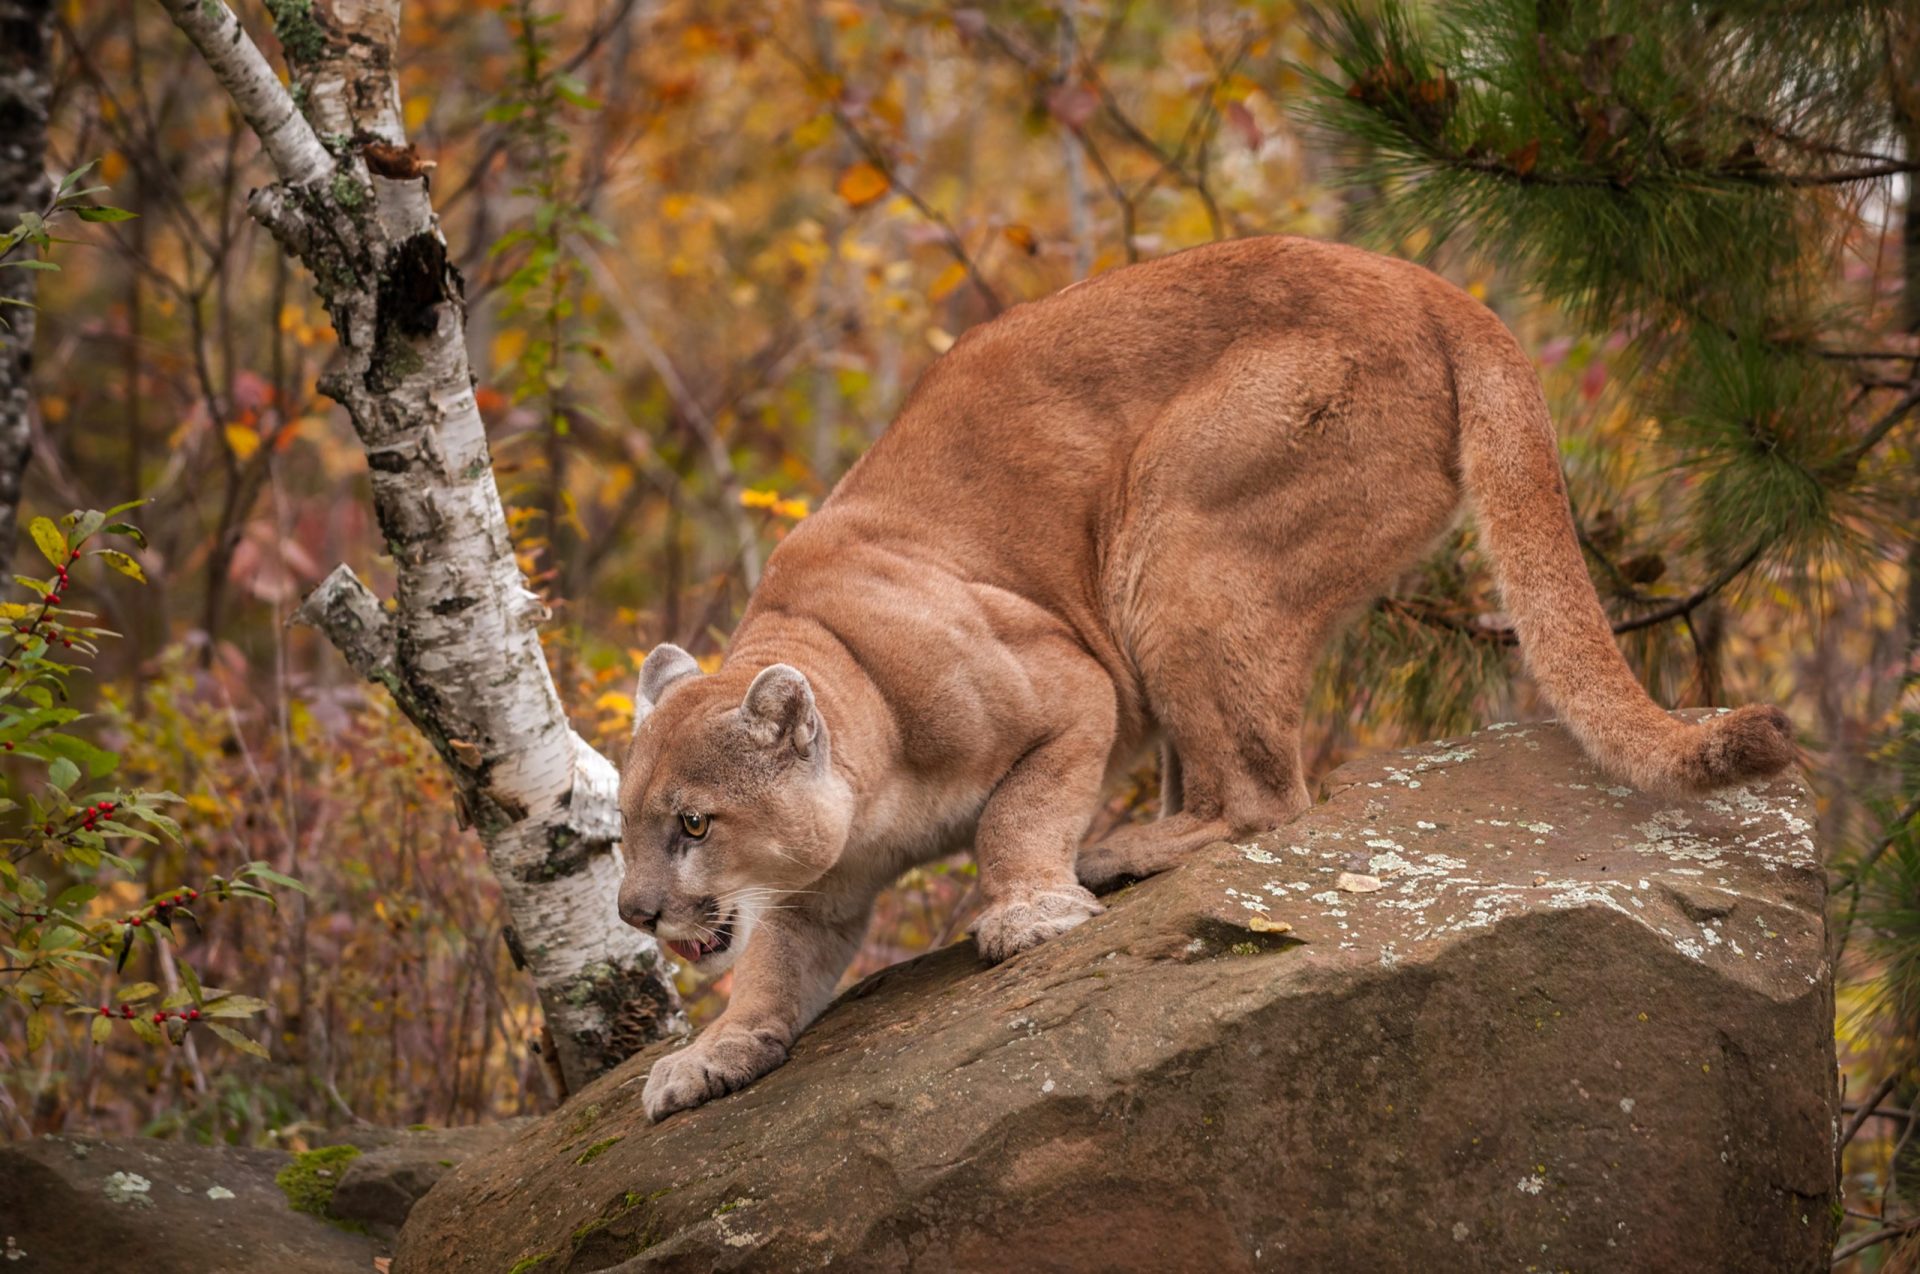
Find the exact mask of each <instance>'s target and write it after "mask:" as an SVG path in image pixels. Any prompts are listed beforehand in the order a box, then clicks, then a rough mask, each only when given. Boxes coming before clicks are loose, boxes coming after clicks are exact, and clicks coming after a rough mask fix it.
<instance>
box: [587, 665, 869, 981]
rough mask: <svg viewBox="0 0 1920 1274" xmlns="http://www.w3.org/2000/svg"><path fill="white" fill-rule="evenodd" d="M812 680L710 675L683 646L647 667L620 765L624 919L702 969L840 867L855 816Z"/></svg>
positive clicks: (718, 966)
mask: <svg viewBox="0 0 1920 1274" xmlns="http://www.w3.org/2000/svg"><path fill="white" fill-rule="evenodd" d="M830 746H831V745H830V742H829V740H828V738H827V727H826V722H824V721H823V720H821V717H820V713H819V710H818V709H817V708H816V707H815V706H814V701H813V687H812V686H811V685H809V684H808V682H807V678H806V675H805V674H804V673H802V672H801V671H800V670H799V669H797V668H792V667H789V666H787V665H786V664H774V665H772V666H771V667H768V668H763V669H760V670H759V671H758V672H757V673H753V674H752V678H751V681H749V680H748V672H747V671H746V670H740V671H736V670H735V669H733V668H723V669H722V670H720V671H719V672H717V673H714V674H713V675H712V676H706V675H703V674H702V673H701V671H700V666H699V665H698V664H696V663H695V662H694V660H693V656H691V655H689V654H688V653H687V652H686V651H684V650H682V649H680V648H679V647H678V646H672V645H662V646H658V647H655V648H654V651H653V653H652V654H650V655H648V656H647V658H646V662H645V663H644V664H642V665H641V668H640V686H639V690H638V691H637V692H636V693H635V695H634V726H633V739H632V741H631V742H630V743H629V744H628V746H627V760H626V764H625V765H624V766H622V767H621V771H620V817H621V822H622V825H623V826H622V831H621V837H620V852H621V857H622V858H623V859H624V861H625V863H626V876H625V878H624V879H623V880H622V882H621V885H620V917H621V919H623V920H625V921H626V922H627V923H628V924H630V925H634V926H635V927H637V928H640V929H644V930H648V931H650V932H653V933H655V934H657V935H658V936H659V937H660V939H661V940H662V941H663V942H664V943H665V944H666V945H667V947H668V948H669V949H670V950H672V951H673V953H674V954H675V955H677V956H679V957H680V958H681V959H682V960H684V961H686V962H688V963H689V964H692V965H693V966H694V967H696V968H698V969H700V970H701V971H702V972H716V973H717V972H719V971H720V970H722V969H724V968H726V967H727V966H728V965H730V964H732V963H733V960H734V957H735V956H736V955H738V953H739V951H740V949H741V948H742V947H744V946H745V945H746V942H747V938H748V937H749V936H750V935H751V934H752V932H753V928H754V925H755V924H756V923H758V922H759V920H760V919H761V917H763V916H764V915H765V914H766V913H767V911H768V910H769V909H770V908H773V907H777V906H780V905H781V900H782V898H784V897H786V896H787V895H789V894H791V893H793V892H796V891H800V890H804V889H806V888H807V887H808V886H810V885H812V884H813V883H814V882H815V881H816V880H818V879H819V878H820V877H821V876H822V875H823V874H825V873H826V871H827V870H828V869H829V868H830V867H832V866H833V865H834V863H835V862H837V861H839V858H840V852H841V850H842V849H843V848H844V847H845V845H846V839H847V829H848V827H849V825H850V824H851V823H852V820H853V802H852V796H851V793H850V792H849V791H848V789H847V785H846V783H845V782H844V781H843V780H842V779H841V778H840V777H839V776H837V775H836V774H835V773H834V769H833V765H832V761H831V755H830V751H829V749H830Z"/></svg>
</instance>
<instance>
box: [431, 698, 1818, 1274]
mask: <svg viewBox="0 0 1920 1274" xmlns="http://www.w3.org/2000/svg"><path fill="white" fill-rule="evenodd" d="M1328 787H1329V791H1330V793H1331V794H1330V796H1329V799H1328V800H1327V801H1326V802H1325V803H1324V804H1322V805H1320V806H1318V807H1316V808H1315V809H1313V810H1312V811H1310V812H1309V813H1307V814H1306V815H1304V816H1302V817H1301V818H1300V819H1298V820H1297V821H1295V822H1294V823H1292V824H1291V825H1289V826H1287V827H1285V828H1282V829H1279V830H1278V831H1276V832H1274V833H1272V834H1270V835H1268V836H1265V837H1262V838H1260V839H1259V840H1258V841H1257V842H1254V843H1249V844H1240V845H1231V844H1225V843H1222V844H1218V845H1214V846H1212V847H1210V848H1208V849H1205V850H1203V851H1201V852H1200V853H1199V854H1198V855H1196V857H1195V859H1194V860H1193V861H1192V862H1190V863H1189V864H1187V865H1186V866H1184V867H1182V868H1181V869H1180V870H1178V871H1176V872H1172V873H1169V874H1168V875H1166V876H1163V877H1159V878H1157V879H1154V880H1151V881H1147V882H1145V883H1143V884H1141V885H1138V886H1135V887H1134V888H1132V889H1129V890H1127V891H1125V892H1124V893H1122V894H1120V895H1118V896H1116V897H1115V898H1113V899H1111V900H1110V903H1111V905H1110V907H1109V910H1108V912H1107V914H1106V915H1104V916H1101V917H1099V918H1098V919H1096V920H1094V921H1092V922H1090V923H1088V924H1086V925H1084V926H1082V927H1081V928H1079V929H1077V930H1075V931H1073V932H1072V933H1070V934H1067V935H1065V936H1064V937H1061V938H1058V939H1056V940H1054V941H1052V942H1050V943H1048V944H1046V945H1044V946H1042V947H1040V948H1037V949H1035V950H1033V951H1030V952H1027V953H1026V954H1024V955H1022V956H1019V957H1017V958H1016V959H1014V960H1012V961H1009V962H1008V963H1006V964H1004V965H1001V966H999V967H994V968H989V967H985V966H983V965H982V964H981V963H980V962H979V961H978V960H977V958H976V957H975V955H974V952H973V949H972V947H971V944H960V945H956V946H953V947H950V948H948V949H946V950H943V951H940V952H937V953H934V954H932V955H930V956H927V957H924V958H922V959H919V960H916V961H913V962H911V963H908V964H905V965H901V966H898V967H896V968H893V969H890V970H887V971H886V972H884V973H881V974H879V975H877V976H876V977H874V978H871V979H869V980H868V981H866V982H865V983H863V984H862V985H860V986H858V987H856V988H855V989H853V990H852V991H850V992H849V993H848V994H847V995H845V996H844V997H843V998H842V999H841V1000H840V1001H839V1003H837V1004H836V1005H835V1006H834V1007H833V1008H832V1009H831V1010H829V1012H828V1013H827V1014H826V1015H825V1017H824V1018H822V1020H821V1021H820V1022H819V1023H818V1024H817V1025H815V1026H814V1028H813V1029H812V1030H810V1031H808V1032H807V1033H806V1035H805V1036H804V1037H803V1038H802V1039H801V1040H800V1042H799V1043H798V1045H797V1046H796V1048H795V1050H794V1055H793V1058H792V1060H791V1061H789V1062H788V1064H787V1065H786V1066H785V1067H783V1068H781V1069H780V1070H778V1071H776V1072H774V1073H773V1074H772V1075H769V1076H768V1077H766V1078H765V1079H762V1080H761V1081H760V1082H759V1083H757V1084H755V1085H754V1086H752V1087H751V1088H749V1089H747V1090H745V1091H744V1092H741V1093H738V1094H735V1095H733V1096H731V1097H729V1098H727V1099H725V1100H722V1101H719V1102H716V1103H713V1104H711V1105H709V1106H706V1107H703V1108H701V1109H698V1110H694V1111H691V1112H687V1113H684V1114H680V1115H676V1116H674V1117H673V1118H671V1119H669V1120H668V1121H666V1122H664V1123H662V1124H659V1125H649V1124H648V1123H647V1120H646V1117H645V1115H644V1113H643V1112H642V1109H641V1104H640V1091H641V1084H642V1081H643V1079H644V1077H645V1074H646V1071H647V1068H648V1066H649V1065H650V1064H651V1062H652V1060H653V1058H655V1057H657V1056H659V1051H660V1050H658V1049H655V1050H650V1051H649V1052H648V1053H644V1054H641V1055H640V1056H638V1057H636V1058H634V1059H633V1060H632V1061H630V1062H629V1063H627V1064H626V1065H624V1066H622V1067H620V1068H619V1069H617V1070H616V1071H614V1072H612V1073H610V1074H609V1075H607V1076H605V1077H603V1078H602V1079H601V1080H599V1081H597V1082H596V1083H594V1084H593V1085H592V1086H590V1087H589V1088H587V1089H586V1090H584V1091H583V1092H581V1093H579V1094H578V1095H577V1096H575V1097H574V1098H573V1099H572V1100H571V1101H570V1102H569V1103H568V1104H567V1105H566V1106H565V1107H563V1108H562V1109H561V1110H560V1111H559V1112H558V1113H556V1114H555V1115H553V1116H551V1117H550V1118H548V1119H546V1120H544V1121H542V1122H541V1123H539V1124H537V1125H536V1126H534V1127H533V1128H532V1129H530V1130H528V1131H527V1132H525V1133H524V1134H522V1135H521V1136H519V1137H518V1138H517V1139H516V1140H515V1141H514V1143H513V1144H512V1145H510V1146H509V1147H507V1148H506V1149H504V1150H502V1151H500V1152H499V1153H497V1154H495V1155H492V1156H488V1157H483V1158H476V1159H473V1160H470V1161H468V1162H467V1163H466V1164H464V1165H462V1166H461V1167H460V1168H459V1169H457V1170H456V1171H454V1172H453V1173H451V1174H449V1175H448V1176H447V1177H446V1178H444V1179H443V1180H442V1181H441V1182H440V1184H439V1185H438V1186H436V1187H435V1188H434V1190H433V1191H432V1192H431V1193H429V1194H428V1196H427V1197H426V1199H424V1200H423V1201H422V1202H421V1203H420V1205H419V1206H418V1207H417V1208H416V1209H415V1210H414V1213H413V1215H412V1217H411V1218H410V1219H409V1221H408V1223H407V1225H406V1226H405V1228H404V1229H403V1230H402V1231H401V1234H400V1239H399V1247H398V1251H397V1253H396V1258H395V1262H394V1269H395V1271H396V1272H398V1274H425V1272H437V1271H485V1272H486V1274H502V1272H505V1271H518V1272H519V1274H526V1272H527V1271H529V1270H537V1271H538V1272H539V1274H559V1272H560V1271H567V1272H568V1274H577V1272H580V1271H588V1270H604V1269H621V1270H654V1269H660V1270H690V1271H691V1270H710V1269H769V1270H788V1269H808V1268H819V1267H822V1266H825V1265H828V1264H831V1265H832V1266H833V1267H834V1268H835V1269H888V1270H892V1269H919V1270H988V1269H993V1270H999V1269H1006V1268H1012V1267H1018V1268H1021V1269H1028V1270H1081V1269H1103V1270H1111V1269H1128V1270H1165V1269H1194V1268H1206V1269H1218V1270H1251V1269H1292V1270H1340V1269H1417V1268H1420V1267H1422V1266H1423V1265H1424V1266H1426V1267H1427V1268H1434V1269H1446V1270H1456V1269H1458V1270H1471V1269H1501V1270H1527V1269H1543V1270H1544V1269H1553V1270H1558V1269H1563V1268H1565V1269H1619V1270H1633V1269H1674V1270H1739V1271H1765V1270H1782V1269H1794V1270H1804V1269H1824V1268H1825V1267H1826V1262H1827V1253H1828V1252H1829V1250H1830V1247H1831V1236H1832V1211H1833V1210H1834V1208H1835V1203H1836V1200H1835V1196H1834V1194H1833V1171H1832V1157H1833V1142H1834V1137H1835V1115H1836V1105H1835V1100H1836V1099H1835V1089H1834V1065H1833V1049H1832V1023H1833V1002H1832V985H1831V979H1830V975H1829V970H1828V965H1827V959H1826V951H1825V924H1824V917H1823V903H1824V881H1823V876H1822V873H1821V870H1820V866H1819V862H1818V855H1817V854H1816V852H1815V848H1814V845H1813V843H1812V841H1811V840H1810V839H1809V833H1810V827H1809V823H1810V821H1811V815H1812V811H1811V807H1810V804H1809V802H1808V799H1807V796H1806V794H1805V792H1804V790H1803V789H1802V788H1801V786H1800V785H1799V784H1798V783H1797V782H1794V781H1790V780H1781V781H1777V782H1775V783H1772V784H1770V785H1765V786H1758V787H1754V788H1750V789H1740V790H1733V791H1729V792H1726V793H1723V794H1721V795H1719V796H1717V797H1713V798H1709V799H1707V800H1704V801H1692V802H1675V801H1669V800H1665V799H1661V798H1656V797H1652V796H1648V795H1644V794H1639V793H1635V792H1632V791H1630V790H1628V789H1626V788H1622V787H1618V786H1616V785H1614V784H1613V783H1611V782H1610V781H1609V780H1607V779H1606V778H1604V777H1603V776H1601V775H1600V774H1599V773H1598V772H1596V771H1595V770H1594V769H1593V768H1592V767H1591V766H1589V765H1588V764H1587V763H1586V762H1585V760H1584V759H1582V758H1581V757H1580V756H1579V754H1578V753H1577V751H1576V750H1575V749H1574V747H1573V746H1572V744H1571V743H1570V742H1569V741H1568V739H1567V738H1566V737H1565V736H1564V735H1563V734H1561V733H1560V731H1558V730H1557V729H1556V728H1554V727H1551V726H1509V727H1504V728H1502V727H1495V728H1493V729H1490V730H1486V731H1482V732H1480V733H1478V734H1475V735H1473V736H1471V737H1469V738H1465V739H1460V740H1456V741H1452V742H1443V743H1439V744H1434V745H1431V746H1428V747H1425V748H1419V749H1415V750H1412V751H1408V752H1403V753H1399V754H1396V755H1389V756H1383V757H1378V758H1374V759H1371V760H1367V761H1363V762H1358V763H1355V764H1353V765H1349V766H1347V767H1345V768H1343V769H1342V770H1340V771H1339V772H1337V773H1336V774H1335V775H1334V776H1332V778H1331V779H1330V780H1329V784H1328ZM1373 882H1378V887H1377V888H1375V887H1374V884H1373ZM1286 926H1291V928H1286Z"/></svg>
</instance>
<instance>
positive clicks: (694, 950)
mask: <svg viewBox="0 0 1920 1274" xmlns="http://www.w3.org/2000/svg"><path fill="white" fill-rule="evenodd" d="M662 941H664V942H665V943H666V944H667V950H669V951H671V952H673V953H674V954H675V955H677V956H679V957H680V958H681V959H682V960H685V961H686V962H687V963H689V964H698V963H699V962H700V961H702V960H705V959H706V958H707V957H709V956H717V955H719V954H720V953H721V952H722V951H725V950H726V949H727V948H728V947H730V946H732V945H733V921H731V920H722V921H720V922H719V923H718V924H715V925H714V926H713V928H712V931H711V936H710V937H708V938H706V939H704V940H693V939H688V938H665V939H662Z"/></svg>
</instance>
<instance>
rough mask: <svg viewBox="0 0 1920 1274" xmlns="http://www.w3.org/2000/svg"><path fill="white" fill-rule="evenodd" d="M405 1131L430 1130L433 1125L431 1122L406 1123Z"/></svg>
mask: <svg viewBox="0 0 1920 1274" xmlns="http://www.w3.org/2000/svg"><path fill="white" fill-rule="evenodd" d="M407 1131H408V1132H432V1131H433V1125H432V1124H408V1125H407Z"/></svg>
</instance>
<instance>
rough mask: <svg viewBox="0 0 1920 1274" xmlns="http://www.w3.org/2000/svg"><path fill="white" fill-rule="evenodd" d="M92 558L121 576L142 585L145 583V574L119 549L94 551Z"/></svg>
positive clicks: (137, 564)
mask: <svg viewBox="0 0 1920 1274" xmlns="http://www.w3.org/2000/svg"><path fill="white" fill-rule="evenodd" d="M93 556H95V557H97V558H99V559H100V560H101V561H103V562H105V563H106V564H107V565H108V566H111V567H112V568H113V569H114V570H116V571H119V572H120V573H121V574H122V575H126V576H130V577H131V578H133V579H137V580H139V581H140V582H141V583H142V584H144V583H146V582H147V574H146V572H145V571H143V570H141V569H140V563H138V562H136V561H134V560H133V559H132V558H130V557H128V556H127V555H126V554H125V553H122V552H121V551H120V550H119V549H96V550H94V553H93Z"/></svg>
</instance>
